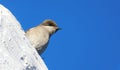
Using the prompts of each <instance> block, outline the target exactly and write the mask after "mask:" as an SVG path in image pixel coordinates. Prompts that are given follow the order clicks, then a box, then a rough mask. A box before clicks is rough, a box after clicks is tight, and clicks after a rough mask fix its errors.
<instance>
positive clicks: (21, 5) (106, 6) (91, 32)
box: [0, 0, 120, 70]
mask: <svg viewBox="0 0 120 70" xmlns="http://www.w3.org/2000/svg"><path fill="white" fill-rule="evenodd" d="M0 3H1V4H3V5H4V6H6V7H7V8H8V9H9V10H11V11H12V13H13V14H14V15H15V16H16V18H17V19H18V20H19V22H20V23H21V25H22V27H23V29H24V30H25V31H26V30H28V29H29V28H31V27H34V26H36V25H38V24H39V23H40V22H42V21H43V20H44V19H53V20H54V21H56V22H57V24H58V25H59V26H60V27H61V28H62V30H61V31H59V32H57V33H56V34H55V35H53V36H52V38H51V40H50V44H49V46H48V48H47V50H46V51H45V53H44V54H43V55H42V57H43V58H44V61H45V63H46V65H47V66H48V68H49V70H120V0H0Z"/></svg>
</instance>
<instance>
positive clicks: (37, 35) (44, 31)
mask: <svg viewBox="0 0 120 70" xmlns="http://www.w3.org/2000/svg"><path fill="white" fill-rule="evenodd" d="M58 30H61V28H59V27H58V26H57V24H56V22H55V21H53V20H51V19H47V20H44V21H43V22H42V23H41V24H39V25H38V26H36V27H33V28H30V29H29V30H28V31H26V32H25V36H26V37H27V38H28V40H29V42H30V43H31V45H32V46H33V47H34V48H35V49H36V50H37V51H38V53H39V54H40V55H42V53H43V52H44V51H45V50H46V48H47V47H48V43H49V40H50V38H51V36H52V35H53V34H54V33H56V32H57V31H58Z"/></svg>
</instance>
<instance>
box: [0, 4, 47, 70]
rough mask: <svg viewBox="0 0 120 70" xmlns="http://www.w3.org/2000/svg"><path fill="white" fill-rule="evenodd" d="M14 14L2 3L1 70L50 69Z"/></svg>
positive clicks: (0, 18)
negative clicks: (31, 43)
mask: <svg viewBox="0 0 120 70" xmlns="http://www.w3.org/2000/svg"><path fill="white" fill-rule="evenodd" d="M24 34H25V33H24V30H22V28H21V25H20V23H19V22H18V21H17V20H16V18H15V17H14V15H13V14H12V13H11V12H10V11H9V10H8V9H6V8H5V7H4V6H3V5H0V70H48V69H47V67H46V65H45V63H44V62H43V60H42V59H41V57H40V56H39V55H38V53H37V52H36V50H35V49H34V48H33V47H32V46H31V45H30V43H29V41H28V40H27V38H26V37H25V35H24Z"/></svg>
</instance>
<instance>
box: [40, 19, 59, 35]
mask: <svg viewBox="0 0 120 70" xmlns="http://www.w3.org/2000/svg"><path fill="white" fill-rule="evenodd" d="M41 25H42V26H44V27H45V28H46V29H47V30H48V31H49V33H50V34H53V33H56V32H57V31H58V30H60V29H61V28H59V27H58V26H57V24H56V23H55V22H54V21H52V20H45V21H43V23H42V24H41Z"/></svg>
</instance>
